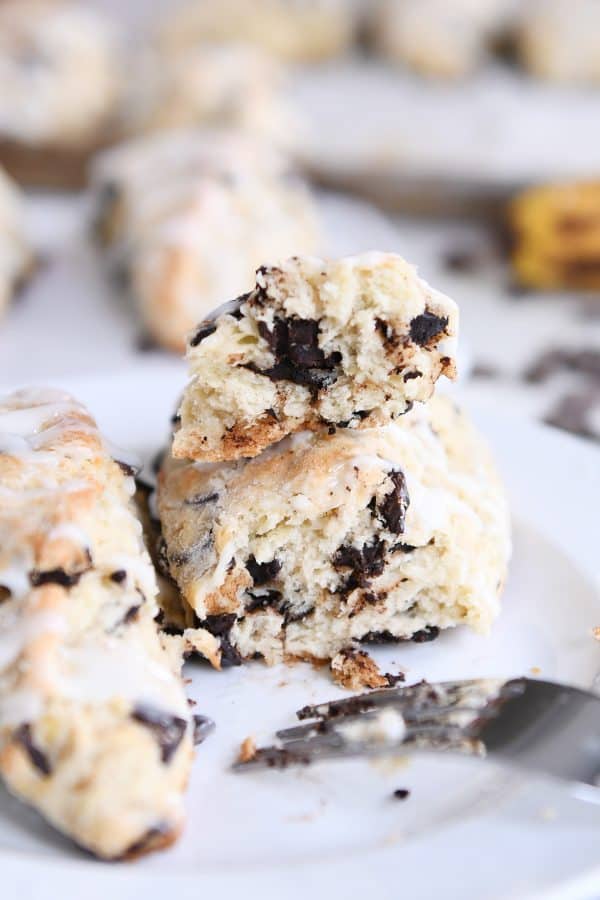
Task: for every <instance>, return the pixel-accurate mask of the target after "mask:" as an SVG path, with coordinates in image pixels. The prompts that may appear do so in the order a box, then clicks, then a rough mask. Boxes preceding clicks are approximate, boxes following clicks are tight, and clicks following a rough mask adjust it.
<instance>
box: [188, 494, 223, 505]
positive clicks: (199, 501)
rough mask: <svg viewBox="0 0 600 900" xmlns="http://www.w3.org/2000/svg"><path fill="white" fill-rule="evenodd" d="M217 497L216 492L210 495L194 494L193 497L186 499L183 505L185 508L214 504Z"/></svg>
mask: <svg viewBox="0 0 600 900" xmlns="http://www.w3.org/2000/svg"><path fill="white" fill-rule="evenodd" d="M218 499H219V495H218V494H217V492H216V491H213V492H212V493H211V494H196V496H195V497H188V498H186V499H185V500H184V501H183V503H184V505H185V506H206V504H207V503H216V501H217V500H218Z"/></svg>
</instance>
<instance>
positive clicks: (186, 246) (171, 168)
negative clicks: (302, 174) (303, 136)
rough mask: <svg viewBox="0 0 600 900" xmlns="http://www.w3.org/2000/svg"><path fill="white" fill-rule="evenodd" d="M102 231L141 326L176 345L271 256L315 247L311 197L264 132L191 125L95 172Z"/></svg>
mask: <svg viewBox="0 0 600 900" xmlns="http://www.w3.org/2000/svg"><path fill="white" fill-rule="evenodd" d="M93 181H94V184H95V187H96V192H97V196H98V198H99V200H98V207H99V209H98V214H97V222H96V231H97V235H98V238H99V240H100V241H101V242H102V243H103V244H104V246H105V247H106V249H107V251H108V252H109V254H110V257H111V260H112V263H113V265H115V266H116V267H117V269H118V271H119V272H120V274H121V275H122V276H123V275H124V277H125V281H126V283H127V285H128V287H129V289H130V292H131V294H132V295H133V298H134V301H135V303H136V306H137V309H138V311H139V315H140V318H141V320H142V324H143V328H144V330H145V331H146V332H147V334H148V335H149V336H150V337H151V338H152V339H153V340H154V341H156V342H157V343H158V344H161V345H163V346H165V347H167V348H169V349H171V350H175V351H180V350H182V349H183V348H184V346H185V336H186V334H187V333H188V332H189V331H190V329H191V328H193V326H194V325H195V323H196V322H198V320H199V319H201V318H202V317H203V316H205V315H206V314H207V313H208V312H209V311H210V310H211V309H213V308H214V307H215V305H216V304H217V303H219V302H221V300H222V298H223V297H227V296H236V295H237V294H239V293H240V292H241V291H243V290H245V288H246V286H247V285H248V283H251V279H252V277H253V273H254V270H255V269H256V267H257V266H258V265H259V264H260V262H261V261H262V260H263V259H265V258H272V259H279V258H281V259H284V258H286V257H287V256H289V254H290V253H292V252H294V251H295V250H300V251H301V252H308V253H310V252H314V250H315V244H316V240H317V226H316V214H315V211H314V204H313V201H312V199H311V197H310V195H309V193H308V191H307V189H306V187H305V186H304V184H303V183H301V182H300V181H299V180H298V179H297V178H296V177H295V176H294V174H293V172H292V171H291V167H290V162H289V160H288V159H287V158H286V156H285V155H284V154H282V153H280V152H278V151H277V150H274V149H273V148H272V147H271V146H269V145H268V144H267V143H266V142H265V141H263V140H262V139H261V138H258V137H254V136H251V135H249V134H244V133H243V132H241V131H228V130H214V131H211V130H202V131H196V130H189V131H177V132H171V133H167V134H164V135H158V136H154V137H149V138H146V139H140V140H137V141H132V142H131V143H129V144H127V145H124V146H121V147H118V148H115V149H114V150H112V151H109V152H108V153H106V154H104V155H103V156H102V157H101V158H100V159H99V160H98V161H97V163H96V166H95V168H94V172H93Z"/></svg>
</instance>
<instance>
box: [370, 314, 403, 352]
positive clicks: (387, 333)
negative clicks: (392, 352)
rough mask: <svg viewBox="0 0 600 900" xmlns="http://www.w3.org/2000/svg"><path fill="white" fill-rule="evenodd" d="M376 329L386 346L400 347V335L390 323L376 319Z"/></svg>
mask: <svg viewBox="0 0 600 900" xmlns="http://www.w3.org/2000/svg"><path fill="white" fill-rule="evenodd" d="M375 328H376V329H377V331H378V332H379V333H380V335H381V337H382V338H383V342H384V344H386V345H387V346H388V347H396V346H397V345H398V343H399V338H398V335H397V334H396V332H395V331H394V329H393V328H392V326H391V325H390V323H389V322H386V321H385V319H380V318H376V319H375Z"/></svg>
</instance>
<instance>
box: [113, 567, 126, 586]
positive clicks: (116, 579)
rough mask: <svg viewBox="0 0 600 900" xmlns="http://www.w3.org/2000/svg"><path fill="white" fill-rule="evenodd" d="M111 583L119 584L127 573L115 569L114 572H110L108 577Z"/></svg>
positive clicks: (123, 570)
mask: <svg viewBox="0 0 600 900" xmlns="http://www.w3.org/2000/svg"><path fill="white" fill-rule="evenodd" d="M109 578H110V580H111V581H114V582H116V584H121V583H122V582H123V581H125V579H126V578H127V572H126V571H125V569H117V570H116V572H111V573H110V575H109Z"/></svg>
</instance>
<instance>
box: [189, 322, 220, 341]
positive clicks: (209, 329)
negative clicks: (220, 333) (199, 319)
mask: <svg viewBox="0 0 600 900" xmlns="http://www.w3.org/2000/svg"><path fill="white" fill-rule="evenodd" d="M216 330H217V326H216V325H213V324H206V323H205V322H203V323H202V324H201V325H200V327H199V328H198V330H197V331H196V333H195V334H194V335H192V337H191V338H190V341H189V344H190V347H197V346H198V344H201V343H202V341H203V340H204V339H205V338H207V337H210V336H211V334H214V333H215V331H216Z"/></svg>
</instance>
